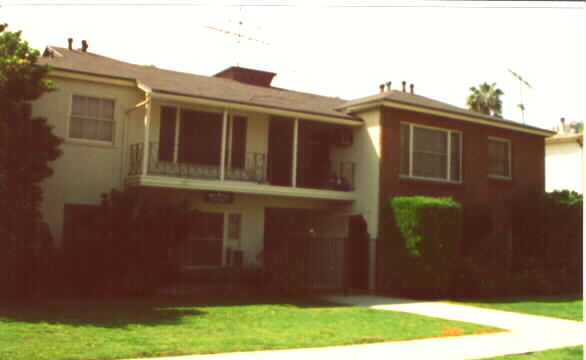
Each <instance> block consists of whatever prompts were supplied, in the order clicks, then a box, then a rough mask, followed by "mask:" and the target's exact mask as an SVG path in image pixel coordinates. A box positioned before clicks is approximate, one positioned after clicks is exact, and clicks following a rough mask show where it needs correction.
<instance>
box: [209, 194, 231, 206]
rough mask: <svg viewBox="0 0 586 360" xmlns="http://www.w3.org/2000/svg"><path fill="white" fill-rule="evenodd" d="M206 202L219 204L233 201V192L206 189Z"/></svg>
mask: <svg viewBox="0 0 586 360" xmlns="http://www.w3.org/2000/svg"><path fill="white" fill-rule="evenodd" d="M205 199H206V201H207V202H211V203H219V204H231V203H233V202H234V193H230V192H225V191H207V192H206V193H205Z"/></svg>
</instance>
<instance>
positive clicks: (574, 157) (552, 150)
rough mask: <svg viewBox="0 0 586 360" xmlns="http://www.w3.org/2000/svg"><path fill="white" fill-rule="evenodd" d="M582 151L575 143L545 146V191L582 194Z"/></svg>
mask: <svg viewBox="0 0 586 360" xmlns="http://www.w3.org/2000/svg"><path fill="white" fill-rule="evenodd" d="M583 154H584V153H583V149H582V147H580V145H579V144H578V143H577V142H576V141H572V142H566V143H553V144H546V146H545V170H546V177H545V185H546V186H545V188H546V190H547V191H554V190H572V191H576V192H578V193H583V192H584V159H583Z"/></svg>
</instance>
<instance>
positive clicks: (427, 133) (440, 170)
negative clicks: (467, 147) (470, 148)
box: [400, 124, 462, 182]
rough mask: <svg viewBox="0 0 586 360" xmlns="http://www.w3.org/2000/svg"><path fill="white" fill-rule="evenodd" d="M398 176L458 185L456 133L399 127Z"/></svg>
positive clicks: (459, 154) (402, 125)
mask: <svg viewBox="0 0 586 360" xmlns="http://www.w3.org/2000/svg"><path fill="white" fill-rule="evenodd" d="M400 131H401V135H400V136H401V144H400V146H401V159H400V161H401V164H400V165H401V176H404V177H413V178H422V179H433V180H445V181H452V182H459V181H460V180H461V171H460V162H461V161H460V160H461V156H462V155H461V154H462V150H461V146H462V145H461V140H462V136H461V134H460V133H459V132H455V131H450V130H443V129H436V128H429V127H422V126H416V125H413V124H401V128H400Z"/></svg>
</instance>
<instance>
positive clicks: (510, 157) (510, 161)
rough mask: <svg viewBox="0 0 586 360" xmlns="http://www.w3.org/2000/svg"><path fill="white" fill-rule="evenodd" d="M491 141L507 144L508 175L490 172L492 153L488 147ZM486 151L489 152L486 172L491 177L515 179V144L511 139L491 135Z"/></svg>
mask: <svg viewBox="0 0 586 360" xmlns="http://www.w3.org/2000/svg"><path fill="white" fill-rule="evenodd" d="M491 141H495V142H501V143H505V144H507V164H508V169H507V172H508V175H500V174H491V173H490V154H488V147H489V145H490V142H491ZM486 152H487V157H488V159H487V167H486V172H487V175H488V177H489V178H490V179H497V180H512V179H513V165H512V164H513V144H512V142H511V140H510V139H507V138H503V137H497V136H489V137H488V141H487V143H486Z"/></svg>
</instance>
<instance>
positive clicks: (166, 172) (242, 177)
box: [129, 142, 356, 191]
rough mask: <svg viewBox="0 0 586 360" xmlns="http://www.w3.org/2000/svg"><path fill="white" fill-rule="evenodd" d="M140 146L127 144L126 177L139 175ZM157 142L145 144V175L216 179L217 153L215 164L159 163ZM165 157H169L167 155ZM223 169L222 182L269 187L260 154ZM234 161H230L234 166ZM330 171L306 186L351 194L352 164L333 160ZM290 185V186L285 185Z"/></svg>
mask: <svg viewBox="0 0 586 360" xmlns="http://www.w3.org/2000/svg"><path fill="white" fill-rule="evenodd" d="M143 149H144V144H143V143H138V144H132V145H130V154H129V175H140V174H142V173H143V171H142V169H143V155H144V151H143ZM159 149H160V147H159V143H156V142H151V143H149V156H148V158H147V171H146V173H147V174H148V175H159V176H172V177H181V178H192V179H206V180H220V165H219V162H220V159H219V154H218V165H208V164H197V163H193V162H188V161H183V160H182V159H181V156H179V157H178V159H177V161H173V160H161V156H160V152H159ZM167 157H172V155H169V154H167ZM228 163H229V162H228V161H227V162H226V169H225V170H224V180H226V181H246V182H254V183H262V184H270V183H271V182H270V179H269V178H267V165H268V160H267V154H265V153H260V152H247V153H246V154H245V157H244V164H243V165H244V166H242V167H238V166H228ZM234 163H235V161H232V164H234ZM329 168H330V170H329V171H328V175H327V176H325V177H326V178H325V179H323V181H319V183H320V185H319V186H318V185H313V186H309V187H310V188H316V189H327V190H337V191H353V190H354V185H355V184H354V178H355V172H356V171H355V164H354V163H353V162H350V161H335V162H331V163H330V165H329ZM289 185H290V184H289Z"/></svg>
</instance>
